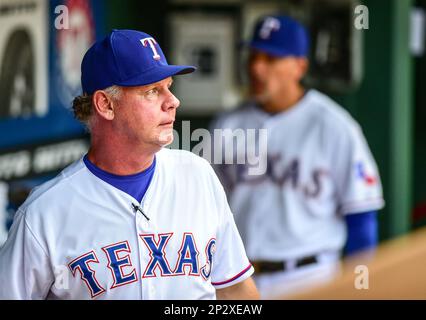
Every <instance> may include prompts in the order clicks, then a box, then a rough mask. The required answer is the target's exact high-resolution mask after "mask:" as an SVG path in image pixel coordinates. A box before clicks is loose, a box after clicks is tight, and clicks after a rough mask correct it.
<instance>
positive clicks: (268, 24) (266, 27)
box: [259, 17, 281, 39]
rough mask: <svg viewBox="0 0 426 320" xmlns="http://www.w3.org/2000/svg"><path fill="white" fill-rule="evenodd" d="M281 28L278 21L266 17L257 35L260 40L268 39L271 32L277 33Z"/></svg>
mask: <svg viewBox="0 0 426 320" xmlns="http://www.w3.org/2000/svg"><path fill="white" fill-rule="evenodd" d="M280 27H281V23H280V20H278V19H276V18H273V17H268V18H266V19H265V21H264V22H263V24H262V28H261V29H260V31H259V35H260V37H261V38H262V39H268V38H269V37H270V36H271V32H272V31H277V30H279V29H280Z"/></svg>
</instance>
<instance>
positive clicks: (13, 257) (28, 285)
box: [0, 210, 54, 300]
mask: <svg viewBox="0 0 426 320" xmlns="http://www.w3.org/2000/svg"><path fill="white" fill-rule="evenodd" d="M53 282H54V274H53V271H52V270H51V267H50V265H49V263H48V256H47V254H46V252H45V251H44V250H43V248H42V247H41V245H40V243H39V242H38V240H37V239H36V238H35V236H34V234H33V232H32V230H31V228H30V227H29V225H28V224H27V221H26V217H25V214H24V212H23V211H21V210H18V212H17V213H16V216H15V219H14V221H13V224H12V227H11V229H10V231H9V237H8V239H7V241H6V242H5V244H4V245H3V246H2V247H1V249H0V284H1V285H0V300H29V299H31V300H33V299H36V300H39V299H45V298H46V296H47V294H48V292H49V289H50V287H51V285H52V283H53Z"/></svg>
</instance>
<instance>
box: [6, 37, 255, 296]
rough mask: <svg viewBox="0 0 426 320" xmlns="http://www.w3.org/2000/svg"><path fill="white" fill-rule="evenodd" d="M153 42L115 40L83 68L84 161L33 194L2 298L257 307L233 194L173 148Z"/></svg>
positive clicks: (93, 51) (19, 223)
mask: <svg viewBox="0 0 426 320" xmlns="http://www.w3.org/2000/svg"><path fill="white" fill-rule="evenodd" d="M194 69H195V68H194V67H191V66H173V65H168V63H167V61H166V58H165V57H164V54H163V52H162V50H161V48H160V47H159V45H158V43H157V42H156V41H155V39H154V38H152V37H151V36H149V35H148V34H146V33H143V32H139V31H133V30H114V31H113V32H111V33H110V34H109V35H108V36H107V37H106V38H105V39H103V40H102V41H99V42H96V43H95V44H94V45H93V46H92V47H91V48H90V49H89V50H88V52H87V53H86V54H85V56H84V58H83V62H82V87H83V93H84V94H83V96H80V97H77V98H76V99H75V100H74V103H73V108H74V113H75V115H76V117H77V118H78V119H80V120H81V121H83V122H85V123H86V124H87V126H88V128H89V130H90V132H91V148H90V150H89V152H88V154H87V155H85V156H84V157H83V158H82V159H81V160H80V161H77V162H76V163H74V164H72V165H71V166H69V167H67V168H66V169H65V170H64V171H63V172H62V173H61V174H60V175H59V176H58V177H56V178H55V179H53V180H51V181H49V182H47V183H45V184H43V185H42V186H40V187H39V188H37V189H36V190H34V191H33V192H32V193H31V195H30V196H29V198H28V199H27V201H26V202H25V203H24V204H23V205H22V206H21V207H20V209H19V210H18V212H17V214H16V217H15V220H14V223H13V225H12V228H11V230H10V233H9V237H8V240H7V242H6V243H5V245H4V247H3V248H2V249H1V251H0V298H1V299H215V298H216V297H217V298H231V299H240V298H243V299H251V298H257V295H258V294H257V290H256V287H255V286H254V282H253V281H252V279H251V278H250V276H251V274H252V273H253V267H252V266H251V264H250V262H249V260H248V258H247V256H246V254H245V251H244V247H243V244H242V241H241V238H240V236H239V233H238V231H237V229H236V226H235V223H234V220H233V216H232V213H231V211H230V209H229V206H228V203H227V200H226V196H225V192H224V190H223V188H222V186H221V184H220V182H219V180H218V179H217V177H216V176H215V174H214V171H213V169H212V168H211V167H210V165H209V163H208V162H206V161H205V160H203V159H201V158H199V157H197V156H195V155H193V154H192V153H189V152H185V151H179V150H169V149H163V147H164V146H165V145H167V144H170V143H171V142H172V139H173V134H172V131H173V130H172V129H173V122H174V119H175V114H176V108H177V107H178V106H179V100H178V99H177V98H176V97H175V96H174V95H173V94H172V93H171V91H170V86H171V84H172V76H174V75H178V74H184V73H189V72H193V71H194Z"/></svg>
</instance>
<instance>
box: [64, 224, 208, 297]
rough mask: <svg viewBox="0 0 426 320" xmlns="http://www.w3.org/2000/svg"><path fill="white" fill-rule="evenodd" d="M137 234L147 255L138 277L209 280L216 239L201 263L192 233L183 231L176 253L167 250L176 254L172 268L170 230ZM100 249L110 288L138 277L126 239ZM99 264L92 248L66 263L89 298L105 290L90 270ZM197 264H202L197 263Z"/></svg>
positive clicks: (94, 273)
mask: <svg viewBox="0 0 426 320" xmlns="http://www.w3.org/2000/svg"><path fill="white" fill-rule="evenodd" d="M139 237H140V239H141V240H142V242H143V243H144V244H145V247H146V249H147V250H148V254H149V257H150V260H149V262H148V264H147V265H146V267H145V269H144V271H143V274H142V277H141V278H152V277H173V276H198V277H199V276H202V278H203V279H204V280H205V281H208V280H209V278H210V274H211V269H212V264H213V255H214V253H215V245H216V239H215V238H212V239H210V240H209V241H208V243H207V245H206V246H205V253H206V261H204V262H202V261H199V260H200V259H199V255H200V252H199V251H198V249H197V244H196V241H195V238H194V236H193V234H192V233H190V232H185V233H184V234H183V236H182V239H181V242H182V243H181V246H180V249H179V250H178V251H177V252H169V253H170V256H177V257H178V258H177V260H176V263H175V264H174V265H173V267H171V265H170V261H169V260H168V258H167V254H166V249H167V245H168V243H169V241H170V240H171V239H172V237H173V233H172V232H171V233H161V234H158V235H155V234H140V235H139ZM175 240H176V239H175ZM102 251H103V254H105V256H106V258H107V260H108V264H107V265H106V266H105V268H108V269H109V270H110V274H111V278H112V279H113V284H112V285H111V287H110V289H115V288H117V287H121V286H124V285H127V284H130V283H133V282H136V281H138V280H139V279H138V275H137V272H136V269H135V267H134V265H133V264H132V261H131V258H130V253H131V252H132V248H131V247H130V244H129V242H128V241H127V240H124V241H121V242H118V243H114V244H110V245H106V246H104V247H102ZM98 253H99V252H98ZM99 263H100V262H99V259H98V257H97V253H96V252H95V251H94V250H90V251H89V252H86V253H84V254H82V255H81V256H79V257H77V258H75V259H74V260H72V261H71V262H70V263H68V268H69V269H70V271H71V273H72V275H73V276H74V277H77V276H80V278H81V280H82V281H83V283H84V284H85V285H86V286H87V288H88V290H89V292H90V296H91V297H92V298H95V297H97V296H99V295H101V294H103V293H105V292H106V289H105V288H104V287H103V286H102V285H101V284H100V282H99V279H98V278H97V275H96V272H95V271H94V269H93V266H94V265H95V264H99ZM200 263H204V264H203V265H202V266H200Z"/></svg>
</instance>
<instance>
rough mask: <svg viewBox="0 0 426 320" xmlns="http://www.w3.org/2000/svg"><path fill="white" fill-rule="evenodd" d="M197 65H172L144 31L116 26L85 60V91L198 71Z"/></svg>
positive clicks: (125, 85)
mask: <svg viewBox="0 0 426 320" xmlns="http://www.w3.org/2000/svg"><path fill="white" fill-rule="evenodd" d="M195 69H196V68H195V67H193V66H180V65H179V66H178V65H169V64H168V63H167V60H166V57H165V56H164V54H163V51H162V50H161V48H160V45H159V44H158V43H157V41H156V40H155V39H154V38H153V37H152V36H150V35H149V34H146V33H144V32H140V31H136V30H117V29H114V30H113V31H112V32H111V33H110V34H109V35H108V36H106V37H105V38H104V39H103V40H100V41H97V42H95V43H94V44H93V45H92V46H91V47H90V48H89V50H88V51H87V52H86V54H85V55H84V57H83V61H82V63H81V86H82V89H83V93H86V94H89V95H90V94H93V93H94V92H95V91H96V90H102V89H105V88H108V87H110V86H112V85H117V86H123V87H133V86H143V85H147V84H151V83H155V82H158V81H161V80H163V79H165V78H168V77H170V76H174V75H179V74H186V73H191V72H194V71H195Z"/></svg>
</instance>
